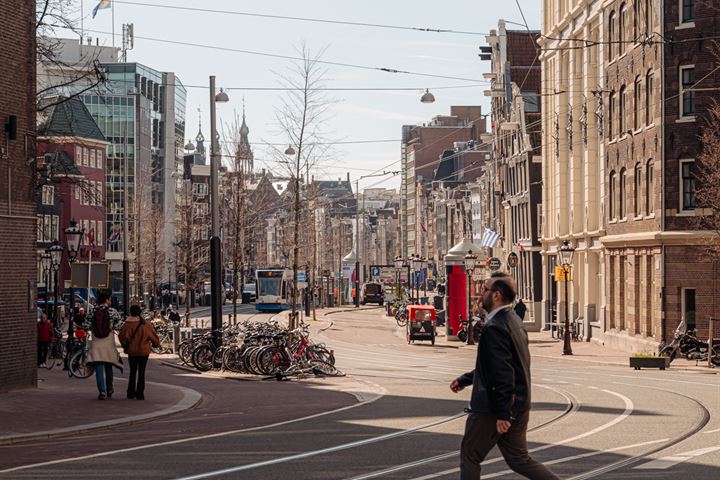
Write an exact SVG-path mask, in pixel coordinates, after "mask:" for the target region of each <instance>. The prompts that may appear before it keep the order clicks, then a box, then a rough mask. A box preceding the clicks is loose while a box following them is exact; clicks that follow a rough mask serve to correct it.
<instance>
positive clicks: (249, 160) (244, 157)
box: [237, 99, 254, 175]
mask: <svg viewBox="0 0 720 480" xmlns="http://www.w3.org/2000/svg"><path fill="white" fill-rule="evenodd" d="M249 133H250V129H249V128H248V126H247V123H245V99H243V115H242V125H240V143H239V144H238V147H237V158H238V161H239V163H240V165H241V167H242V169H243V172H244V173H245V174H246V175H252V172H253V160H254V155H253V151H252V149H251V148H250V140H249V139H248V134H249Z"/></svg>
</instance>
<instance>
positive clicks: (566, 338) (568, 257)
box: [558, 240, 575, 355]
mask: <svg viewBox="0 0 720 480" xmlns="http://www.w3.org/2000/svg"><path fill="white" fill-rule="evenodd" d="M558 252H559V254H560V265H562V267H563V277H565V334H564V335H563V355H572V354H573V351H572V344H571V343H570V340H571V336H570V306H569V299H568V282H569V280H570V272H571V270H572V261H573V253H575V248H574V247H573V246H572V245H570V242H568V241H567V240H563V243H562V246H561V247H560V249H559V250H558Z"/></svg>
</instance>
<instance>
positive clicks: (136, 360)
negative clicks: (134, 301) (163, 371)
mask: <svg viewBox="0 0 720 480" xmlns="http://www.w3.org/2000/svg"><path fill="white" fill-rule="evenodd" d="M118 336H119V337H120V345H122V346H123V349H124V350H125V353H127V355H128V362H129V363H130V378H129V379H128V388H127V398H135V399H137V400H145V367H147V361H148V357H149V356H150V352H151V349H150V346H151V345H152V346H153V347H156V348H157V347H159V346H160V339H159V338H158V334H157V332H156V331H155V329H154V328H153V326H152V324H151V323H149V322H146V321H145V320H144V319H143V318H142V310H141V309H140V307H139V306H137V305H133V306H131V307H130V316H129V317H128V318H127V319H126V320H125V324H124V325H123V326H122V329H121V330H120V333H119V334H118Z"/></svg>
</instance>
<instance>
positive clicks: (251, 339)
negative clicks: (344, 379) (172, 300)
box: [178, 321, 344, 380]
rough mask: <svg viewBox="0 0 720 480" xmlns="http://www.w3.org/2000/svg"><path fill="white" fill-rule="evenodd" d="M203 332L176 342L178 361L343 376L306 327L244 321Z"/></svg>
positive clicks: (272, 374)
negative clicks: (220, 340) (288, 327)
mask: <svg viewBox="0 0 720 480" xmlns="http://www.w3.org/2000/svg"><path fill="white" fill-rule="evenodd" d="M217 334H218V336H221V338H222V344H221V346H218V345H217V344H216V340H215V336H213V334H212V332H204V333H202V334H200V335H196V336H194V337H192V338H190V339H188V340H184V341H183V342H181V343H180V345H179V348H178V356H179V358H180V361H181V362H182V363H184V364H185V365H188V366H193V367H194V368H195V369H197V370H199V371H201V372H207V371H209V370H213V369H216V370H221V371H222V370H226V371H230V372H235V373H247V374H253V375H264V376H265V377H266V378H276V379H277V380H282V379H283V378H287V377H290V376H310V375H315V376H343V375H344V373H343V372H341V371H340V370H338V369H337V368H336V367H335V355H334V353H333V351H332V350H329V349H328V348H327V347H326V346H325V345H324V344H322V343H315V342H313V341H312V340H311V339H310V335H309V331H308V328H307V326H305V325H303V326H301V327H299V328H297V329H295V330H288V329H286V328H285V327H283V326H282V325H280V324H279V323H277V322H273V321H271V322H251V321H245V322H243V323H239V324H237V325H232V326H228V327H225V328H223V329H222V330H218V331H217Z"/></svg>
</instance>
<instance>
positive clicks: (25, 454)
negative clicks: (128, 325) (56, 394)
mask: <svg viewBox="0 0 720 480" xmlns="http://www.w3.org/2000/svg"><path fill="white" fill-rule="evenodd" d="M325 318H327V319H332V321H333V322H334V324H333V326H332V327H331V328H330V329H329V330H327V331H325V332H323V333H322V334H321V336H322V337H323V340H325V341H326V342H327V343H328V345H329V346H330V347H331V348H333V349H334V350H335V354H336V357H337V363H338V366H340V368H342V369H343V370H345V371H346V372H348V373H349V376H350V378H351V379H353V380H354V381H362V382H365V383H366V384H367V385H368V391H374V392H383V393H384V395H382V396H380V397H372V395H368V396H366V397H365V398H369V400H368V401H366V402H365V403H357V401H356V399H355V398H354V397H350V396H349V395H347V394H344V393H339V392H334V391H332V390H324V388H326V387H328V386H329V383H331V382H328V381H326V380H311V381H303V382H298V381H295V382H282V383H281V382H274V381H273V382H238V381H232V380H219V379H209V378H205V377H203V378H198V377H197V376H194V375H190V376H185V375H183V374H178V372H169V371H168V370H166V369H164V368H162V367H158V366H153V369H152V371H151V373H150V375H151V376H153V377H155V376H156V377H157V378H158V379H159V380H160V381H163V382H166V383H171V382H173V381H174V382H176V383H183V382H187V384H188V385H190V384H191V385H192V388H195V389H197V390H200V391H202V392H203V393H204V394H205V395H206V397H207V398H206V400H204V401H203V405H202V407H201V408H200V409H197V410H196V411H193V412H191V413H188V414H186V415H179V416H176V417H172V418H170V419H165V420H162V421H158V422H154V423H151V424H147V425H142V426H135V427H133V428H128V429H117V430H112V431H108V432H103V433H100V434H92V435H85V436H78V437H73V438H69V439H58V440H55V441H52V442H37V443H32V444H29V445H22V446H16V447H9V448H3V449H0V458H1V459H2V460H0V464H1V466H0V470H3V471H0V479H2V478H148V479H155V478H157V479H164V478H185V479H191V478H192V479H195V478H198V479H199V478H227V479H231V478H233V479H234V478H242V479H284V478H303V479H305V478H307V479H355V480H359V479H366V478H381V479H413V480H429V479H454V478H457V477H458V473H457V468H456V466H457V464H458V459H457V449H458V446H459V442H460V439H461V435H462V430H463V422H464V418H463V408H464V407H465V405H466V404H467V401H468V398H469V391H468V390H466V391H463V392H461V393H460V394H458V395H455V394H453V393H451V392H450V391H449V389H448V383H449V381H450V379H452V378H454V377H455V376H456V375H458V374H459V373H461V372H463V371H466V370H469V369H470V368H471V366H472V364H473V359H474V353H475V352H474V350H473V349H472V348H468V347H460V348H456V347H455V346H453V345H444V344H439V345H437V346H435V347H431V346H430V345H429V343H428V344H416V345H407V344H406V343H405V342H404V341H402V340H401V339H400V338H399V337H398V336H397V335H395V332H394V330H395V327H394V325H393V323H392V322H391V321H389V320H387V319H386V318H385V317H382V316H380V314H379V310H377V309H370V310H364V311H362V312H359V313H356V312H353V313H338V314H335V315H332V316H328V317H325ZM324 325H326V324H323V325H318V327H320V326H324ZM533 375H534V377H533V379H534V390H533V400H534V402H533V403H534V410H533V413H532V416H531V431H530V433H529V435H528V440H529V443H530V448H531V449H532V452H533V456H535V457H536V458H538V459H539V460H542V461H544V462H546V463H547V464H548V465H549V466H550V467H551V468H552V469H553V470H554V471H556V472H557V473H558V475H560V476H561V478H572V479H576V480H579V479H586V478H598V479H627V478H643V479H664V478H668V479H669V478H673V479H676V478H692V479H693V480H703V479H707V480H711V479H712V480H716V479H717V478H720V378H719V376H718V375H706V374H699V373H689V372H673V371H665V372H659V371H645V370H643V371H633V370H629V369H627V368H620V367H611V366H601V365H597V366H596V365H590V364H582V363H579V362H578V363H574V362H566V361H557V360H551V359H545V358H543V359H536V361H534V364H533ZM320 389H323V390H320ZM373 399H374V400H373ZM109 405H110V404H109ZM320 412H329V413H326V414H320V415H317V414H318V413H320ZM308 415H317V416H314V417H313V418H306V419H300V420H297V421H293V420H292V419H294V418H299V417H305V416H308ZM277 422H285V423H281V424H277ZM273 423H275V425H273ZM252 427H257V428H254V429H252V430H249V429H250V428H252ZM44 460H49V461H52V460H60V461H61V462H60V463H53V464H46V465H43V464H42V463H41V462H43V461H44ZM33 464H39V465H36V466H32V465H33ZM18 466H19V467H29V468H24V469H22V470H13V471H7V468H8V467H18ZM483 478H508V479H511V478H519V477H517V476H516V475H515V474H513V473H512V472H509V471H508V470H507V467H506V465H505V464H504V462H503V461H502V458H501V457H500V456H499V453H498V452H497V451H494V452H492V453H491V455H490V459H489V460H488V462H487V464H486V467H485V468H484V476H483Z"/></svg>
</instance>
